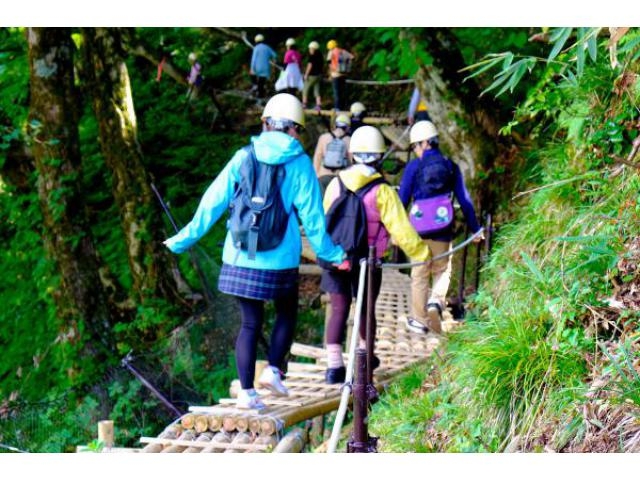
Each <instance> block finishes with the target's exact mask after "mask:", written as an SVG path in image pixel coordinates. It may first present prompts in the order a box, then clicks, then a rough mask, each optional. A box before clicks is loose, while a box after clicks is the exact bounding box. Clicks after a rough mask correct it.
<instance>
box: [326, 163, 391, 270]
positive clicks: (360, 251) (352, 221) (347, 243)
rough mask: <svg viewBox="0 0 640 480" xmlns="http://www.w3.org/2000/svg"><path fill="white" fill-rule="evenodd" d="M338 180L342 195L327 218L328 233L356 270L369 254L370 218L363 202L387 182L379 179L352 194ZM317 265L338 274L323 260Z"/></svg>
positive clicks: (332, 205) (340, 194)
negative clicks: (368, 234) (371, 191)
mask: <svg viewBox="0 0 640 480" xmlns="http://www.w3.org/2000/svg"><path fill="white" fill-rule="evenodd" d="M337 178H338V183H339V184H340V193H339V194H338V197H337V198H336V199H335V201H334V202H333V203H332V204H331V207H330V208H329V211H328V212H327V213H326V215H325V219H326V225H327V233H329V235H330V236H331V239H332V240H333V243H335V244H336V245H340V246H341V247H342V248H343V249H344V251H345V252H347V259H348V260H350V261H351V266H352V268H355V267H356V265H357V264H358V262H359V261H360V259H361V258H366V257H367V255H368V254H369V242H368V240H367V233H368V232H367V214H366V211H365V207H364V203H363V201H362V199H363V198H364V196H365V194H366V193H367V192H368V191H369V190H371V189H372V188H373V187H375V186H376V185H379V184H381V183H387V181H386V180H385V179H384V178H382V177H378V178H375V179H373V180H372V181H370V182H369V183H367V184H366V185H364V186H363V187H362V188H360V189H359V190H356V191H355V192H352V191H351V190H349V189H348V188H347V187H345V185H344V183H343V182H342V179H341V178H340V176H339V175H338V176H337ZM318 263H319V264H320V266H321V267H323V268H327V269H331V270H335V267H334V266H333V265H332V264H331V263H329V262H326V261H324V260H322V259H318Z"/></svg>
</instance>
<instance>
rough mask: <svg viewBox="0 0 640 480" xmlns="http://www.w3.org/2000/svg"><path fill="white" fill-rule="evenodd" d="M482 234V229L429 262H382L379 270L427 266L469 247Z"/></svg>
mask: <svg viewBox="0 0 640 480" xmlns="http://www.w3.org/2000/svg"><path fill="white" fill-rule="evenodd" d="M483 232H484V227H483V228H480V230H478V231H477V232H476V233H474V234H473V235H471V236H470V237H469V238H467V239H466V240H465V241H463V242H460V243H459V244H458V245H456V246H455V247H453V248H451V249H450V250H447V251H446V252H444V253H441V254H440V255H436V256H435V257H432V258H430V259H429V260H425V261H424V262H407V263H387V262H382V263H381V264H380V268H398V269H402V268H412V267H419V266H421V265H427V264H429V263H432V262H435V261H436V260H440V259H442V258H445V257H448V256H449V255H453V254H454V253H455V252H457V251H458V250H460V249H461V248H464V247H466V246H467V245H469V244H470V243H471V242H473V241H474V240H475V239H476V238H477V237H478V236H480V235H482V234H483Z"/></svg>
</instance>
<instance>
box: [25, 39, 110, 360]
mask: <svg viewBox="0 0 640 480" xmlns="http://www.w3.org/2000/svg"><path fill="white" fill-rule="evenodd" d="M27 43H28V46H29V69H30V75H31V85H30V88H31V104H30V112H29V128H30V132H29V133H30V138H31V142H32V152H33V157H34V159H35V164H36V169H37V171H38V175H39V177H38V181H37V187H38V195H39V198H40V206H41V209H42V215H43V219H44V227H45V239H44V240H45V246H46V248H47V251H48V254H49V255H51V256H52V258H53V259H54V260H55V262H56V264H57V267H58V270H59V272H60V276H61V279H60V281H61V286H60V289H59V291H58V292H56V294H55V300H56V303H57V307H58V315H59V317H60V318H61V319H62V321H63V325H62V329H63V330H64V332H63V333H64V335H61V337H63V338H64V339H65V340H66V341H68V342H70V343H77V344H78V345H79V346H80V348H81V349H82V354H83V355H84V356H85V359H86V358H88V357H91V360H92V361H94V362H102V361H103V360H104V359H105V358H106V357H107V356H108V352H109V350H111V349H112V343H113V342H112V336H111V325H112V320H113V318H114V314H113V312H112V311H111V310H110V308H109V304H108V299H107V296H106V292H105V290H104V289H103V287H102V284H101V281H100V275H99V267H100V260H99V257H98V254H97V252H96V249H95V247H94V244H93V242H92V239H91V237H90V236H89V235H88V232H89V231H90V229H89V225H88V224H87V223H88V222H87V217H86V212H85V206H84V202H83V198H82V194H81V192H80V188H79V185H80V177H81V168H80V149H79V143H78V125H77V120H78V112H77V111H76V103H77V102H76V92H75V89H74V77H73V62H72V52H73V48H74V46H73V43H72V41H71V31H70V30H69V29H68V28H29V29H28V30H27ZM83 323H84V325H85V326H84V327H83V326H82V324H83ZM84 335H88V337H89V338H82V337H83V336H84ZM84 366H86V365H83V367H84Z"/></svg>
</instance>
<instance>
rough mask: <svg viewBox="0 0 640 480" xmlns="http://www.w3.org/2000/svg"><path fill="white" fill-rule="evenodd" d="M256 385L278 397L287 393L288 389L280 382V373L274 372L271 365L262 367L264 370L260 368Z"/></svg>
mask: <svg viewBox="0 0 640 480" xmlns="http://www.w3.org/2000/svg"><path fill="white" fill-rule="evenodd" d="M258 385H260V386H261V387H262V388H266V389H267V390H269V391H270V392H271V393H273V394H274V395H277V396H279V397H286V396H288V395H289V390H287V387H285V386H284V385H283V384H282V379H281V377H280V373H275V372H274V371H273V368H272V367H271V365H268V366H266V367H264V370H262V373H261V374H260V378H259V379H258Z"/></svg>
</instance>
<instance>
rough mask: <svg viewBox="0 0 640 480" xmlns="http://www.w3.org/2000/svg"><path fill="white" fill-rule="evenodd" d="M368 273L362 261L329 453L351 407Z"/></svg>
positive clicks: (333, 447) (336, 441) (336, 440)
mask: <svg viewBox="0 0 640 480" xmlns="http://www.w3.org/2000/svg"><path fill="white" fill-rule="evenodd" d="M366 271H367V260H366V259H364V258H363V259H361V260H360V276H359V278H358V295H357V297H356V311H355V316H354V318H353V329H352V330H351V343H350V345H349V359H348V360H347V373H346V375H345V383H344V385H343V388H342V396H341V398H340V406H339V407H338V412H337V413H336V419H335V422H334V423H333V430H332V431H331V438H330V439H329V446H328V447H327V453H335V451H336V447H337V446H338V440H339V439H340V429H341V428H342V422H344V417H345V414H346V413H347V407H348V406H349V397H350V396H351V391H352V385H351V380H353V364H354V360H355V357H356V356H355V352H356V343H357V341H358V336H359V335H358V332H359V331H360V317H361V316H362V299H363V297H364V283H365V274H366Z"/></svg>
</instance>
